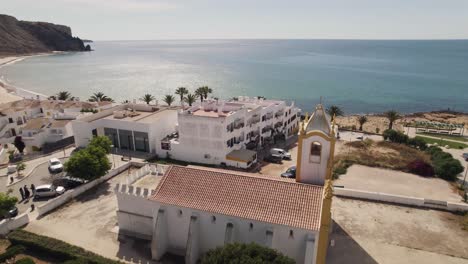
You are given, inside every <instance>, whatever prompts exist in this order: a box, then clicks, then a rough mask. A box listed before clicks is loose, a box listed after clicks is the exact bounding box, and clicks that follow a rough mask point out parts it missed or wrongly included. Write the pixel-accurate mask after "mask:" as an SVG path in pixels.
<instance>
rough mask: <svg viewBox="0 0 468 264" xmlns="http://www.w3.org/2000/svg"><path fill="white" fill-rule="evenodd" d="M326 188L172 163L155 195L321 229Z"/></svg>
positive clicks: (171, 202)
mask: <svg viewBox="0 0 468 264" xmlns="http://www.w3.org/2000/svg"><path fill="white" fill-rule="evenodd" d="M322 193H323V187H322V186H317V185H310V184H301V183H296V182H290V181H283V180H277V179H271V178H268V177H266V176H260V175H256V174H250V173H238V172H235V171H227V170H219V169H216V170H213V169H205V168H199V167H181V166H172V167H171V168H170V169H169V170H168V171H167V173H166V175H165V176H164V178H163V179H162V181H161V182H160V184H159V185H158V187H157V189H156V192H155V194H154V195H153V196H152V197H151V198H150V199H151V200H153V201H157V202H160V203H163V204H169V205H175V206H180V207H186V208H193V209H197V210H202V211H206V212H212V213H219V214H224V215H230V216H235V217H240V218H245V219H252V220H256V221H261V222H268V223H273V224H278V225H286V226H292V227H296V228H302V229H308V230H318V229H319V226H320V208H321V205H322Z"/></svg>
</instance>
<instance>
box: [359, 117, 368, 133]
mask: <svg viewBox="0 0 468 264" xmlns="http://www.w3.org/2000/svg"><path fill="white" fill-rule="evenodd" d="M358 122H359V130H360V131H362V126H363V125H364V124H365V123H366V122H367V116H364V115H363V116H359V117H358Z"/></svg>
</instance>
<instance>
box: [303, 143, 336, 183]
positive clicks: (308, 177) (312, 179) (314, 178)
mask: <svg viewBox="0 0 468 264" xmlns="http://www.w3.org/2000/svg"><path fill="white" fill-rule="evenodd" d="M313 142H319V143H320V144H321V146H322V155H321V157H320V163H315V162H312V160H311V159H310V157H311V155H310V149H311V146H312V143H313ZM298 154H299V155H301V169H300V174H301V175H300V180H301V182H304V183H310V184H317V185H323V184H324V182H325V176H326V171H327V163H328V159H329V156H330V142H329V141H328V140H326V139H324V138H323V137H320V136H311V137H309V138H304V139H303V141H302V154H300V153H298Z"/></svg>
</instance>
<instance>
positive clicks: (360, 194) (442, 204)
mask: <svg viewBox="0 0 468 264" xmlns="http://www.w3.org/2000/svg"><path fill="white" fill-rule="evenodd" d="M334 194H335V195H336V196H341V197H347V198H356V199H364V200H369V201H376V202H386V203H392V204H399V205H408V206H417V207H423V208H430V209H440V210H446V211H451V212H459V211H461V212H468V204H465V203H461V202H460V203H456V202H447V201H439V200H432V199H424V198H417V197H410V196H404V195H395V194H388V193H379V192H369V191H362V190H355V189H347V188H338V187H335V188H334Z"/></svg>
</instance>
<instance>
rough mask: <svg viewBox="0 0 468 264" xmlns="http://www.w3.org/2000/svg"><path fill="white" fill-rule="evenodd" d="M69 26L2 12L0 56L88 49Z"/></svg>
mask: <svg viewBox="0 0 468 264" xmlns="http://www.w3.org/2000/svg"><path fill="white" fill-rule="evenodd" d="M86 50H89V46H88V47H86V46H85V45H84V44H83V41H82V40H81V39H79V38H77V37H73V36H72V32H71V29H70V28H69V27H67V26H62V25H55V24H51V23H45V22H28V21H20V20H17V19H16V18H14V17H12V16H8V15H1V14H0V56H5V55H21V54H31V53H38V52H50V51H86Z"/></svg>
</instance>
